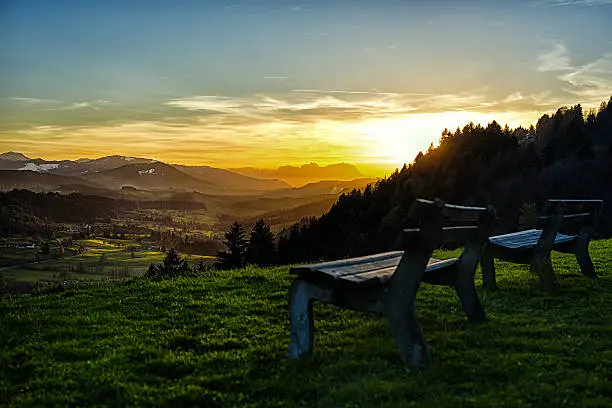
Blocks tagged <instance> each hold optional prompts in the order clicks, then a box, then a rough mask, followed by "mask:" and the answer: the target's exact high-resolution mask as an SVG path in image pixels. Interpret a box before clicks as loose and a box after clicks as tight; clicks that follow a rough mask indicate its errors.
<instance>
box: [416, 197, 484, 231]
mask: <svg viewBox="0 0 612 408" xmlns="http://www.w3.org/2000/svg"><path fill="white" fill-rule="evenodd" d="M416 201H418V202H420V203H423V204H433V201H430V200H425V199H422V198H419V199H417V200H416ZM486 211H487V209H486V208H485V207H467V206H463V205H453V204H445V205H444V212H443V215H444V225H457V224H462V223H470V224H477V223H478V222H479V221H480V218H481V217H482V215H483V214H484V213H485V212H486Z"/></svg>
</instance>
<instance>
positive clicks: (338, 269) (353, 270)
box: [291, 251, 458, 285]
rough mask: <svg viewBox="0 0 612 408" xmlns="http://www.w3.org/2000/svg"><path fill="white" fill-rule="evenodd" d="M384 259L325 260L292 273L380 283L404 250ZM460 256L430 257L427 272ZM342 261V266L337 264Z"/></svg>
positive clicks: (386, 255) (394, 267) (394, 266)
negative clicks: (370, 260)
mask: <svg viewBox="0 0 612 408" xmlns="http://www.w3.org/2000/svg"><path fill="white" fill-rule="evenodd" d="M379 255H385V256H384V257H381V258H383V259H382V260H374V261H372V262H367V261H366V262H364V258H365V259H368V258H369V259H376V258H379V256H368V257H361V258H352V259H346V260H342V261H332V262H324V263H318V264H312V265H299V266H296V267H293V268H291V273H294V274H296V273H298V274H302V273H306V274H311V276H313V277H321V278H327V279H329V278H332V279H334V280H337V281H343V282H348V283H354V284H359V285H372V284H380V283H383V282H385V281H387V280H388V279H389V278H391V276H393V273H394V272H395V270H396V268H397V265H398V264H399V262H400V260H401V258H402V255H403V251H394V252H388V253H384V254H379ZM457 260H458V258H452V259H446V260H439V259H436V258H430V259H429V262H428V264H427V269H426V270H425V273H428V272H434V271H437V270H439V269H441V268H444V267H447V266H450V265H453V264H455V263H456V262H457ZM340 262H342V266H337V265H338V264H339V263H340ZM330 265H331V266H330Z"/></svg>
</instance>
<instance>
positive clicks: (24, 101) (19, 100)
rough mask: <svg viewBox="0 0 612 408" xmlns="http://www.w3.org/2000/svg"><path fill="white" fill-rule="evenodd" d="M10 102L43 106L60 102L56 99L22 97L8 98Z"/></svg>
mask: <svg viewBox="0 0 612 408" xmlns="http://www.w3.org/2000/svg"><path fill="white" fill-rule="evenodd" d="M6 99H7V100H8V101H10V102H15V103H19V104H23V105H30V106H31V105H43V104H57V103H60V101H58V100H55V99H43V98H27V97H20V96H11V97H8V98H6Z"/></svg>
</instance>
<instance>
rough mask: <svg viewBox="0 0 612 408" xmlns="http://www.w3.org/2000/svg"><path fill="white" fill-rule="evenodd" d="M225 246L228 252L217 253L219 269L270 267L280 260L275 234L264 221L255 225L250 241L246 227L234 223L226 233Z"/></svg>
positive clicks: (236, 222)
mask: <svg viewBox="0 0 612 408" xmlns="http://www.w3.org/2000/svg"><path fill="white" fill-rule="evenodd" d="M223 244H224V245H225V246H226V247H227V250H225V251H219V252H218V253H217V263H216V267H217V268H218V269H232V268H240V267H243V266H245V265H248V264H255V265H258V266H268V265H273V264H275V263H276V262H277V260H278V259H277V256H276V244H275V237H274V234H273V233H272V231H270V227H269V226H268V225H266V223H265V222H264V220H262V219H260V220H259V221H257V222H256V223H255V225H254V226H253V228H252V229H251V234H250V236H249V239H248V240H247V239H246V231H245V230H244V227H243V226H242V225H241V224H240V223H239V222H238V221H234V223H233V224H232V225H231V227H230V229H229V230H228V231H227V232H226V233H225V241H223Z"/></svg>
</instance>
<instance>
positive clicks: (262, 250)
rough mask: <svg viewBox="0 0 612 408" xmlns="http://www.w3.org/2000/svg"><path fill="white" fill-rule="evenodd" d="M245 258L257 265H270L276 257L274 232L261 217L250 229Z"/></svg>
mask: <svg viewBox="0 0 612 408" xmlns="http://www.w3.org/2000/svg"><path fill="white" fill-rule="evenodd" d="M246 259H247V261H248V262H249V263H254V264H256V265H259V266H267V265H271V264H273V263H274V260H275V259H276V248H275V246H274V234H273V233H272V231H270V227H269V226H268V225H266V223H265V222H264V220H263V219H260V220H259V221H257V222H256V223H255V225H254V226H253V229H252V230H251V236H250V238H249V244H248V246H247V252H246Z"/></svg>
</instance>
